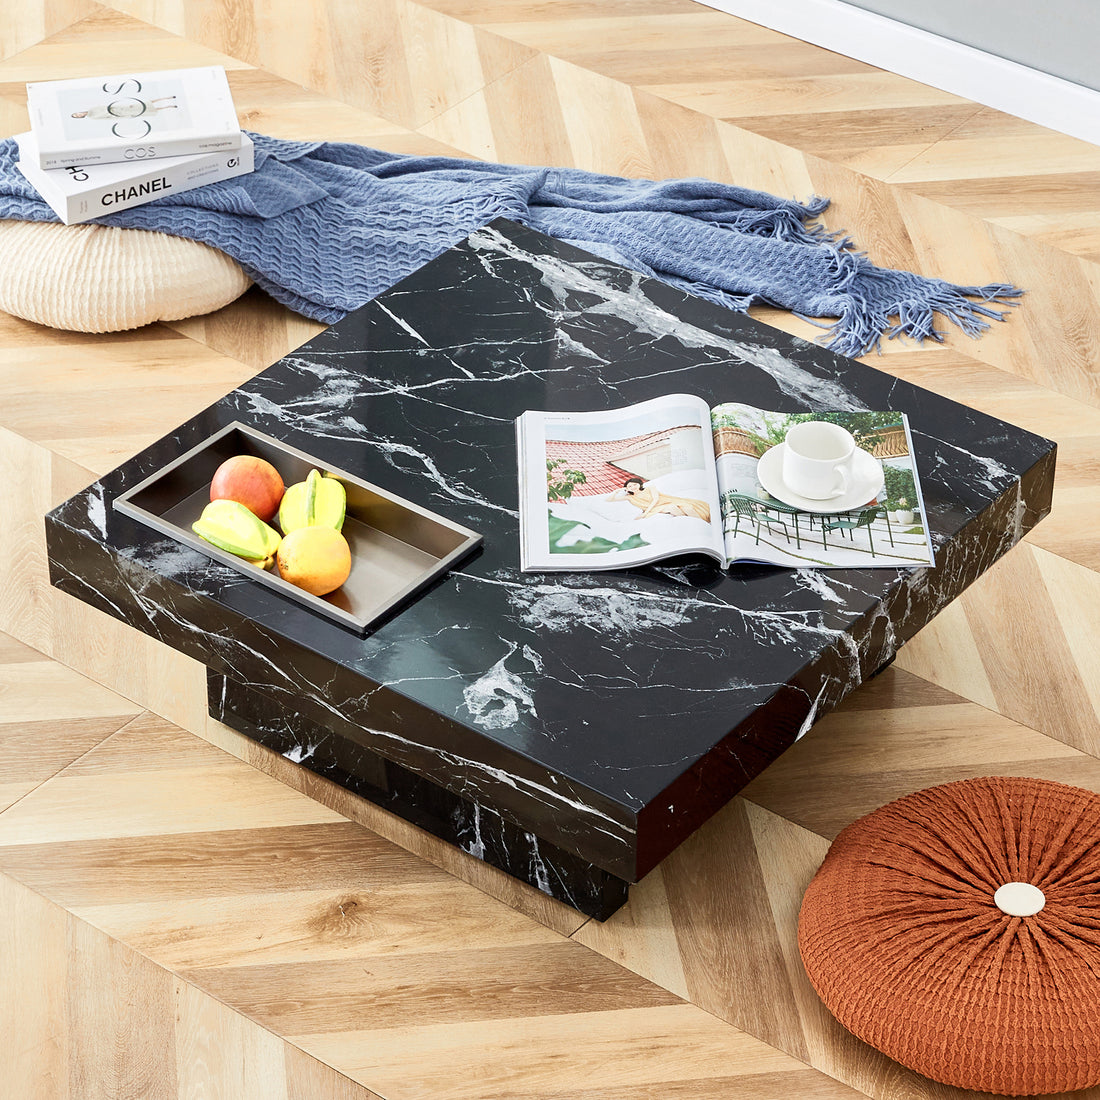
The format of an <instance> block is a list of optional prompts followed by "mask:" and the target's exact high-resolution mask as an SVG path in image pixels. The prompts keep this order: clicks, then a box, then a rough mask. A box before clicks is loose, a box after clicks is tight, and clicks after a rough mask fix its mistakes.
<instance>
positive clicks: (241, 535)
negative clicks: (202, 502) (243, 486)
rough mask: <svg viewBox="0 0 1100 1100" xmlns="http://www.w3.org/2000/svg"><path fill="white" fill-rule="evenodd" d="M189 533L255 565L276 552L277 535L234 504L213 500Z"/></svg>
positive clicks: (260, 520) (248, 512)
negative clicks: (192, 532)
mask: <svg viewBox="0 0 1100 1100" xmlns="http://www.w3.org/2000/svg"><path fill="white" fill-rule="evenodd" d="M191 530H192V531H194V532H195V534H196V535H198V536H199V538H201V539H205V540H206V541H207V542H208V543H210V545H211V546H216V547H218V549H219V550H225V551H227V552H228V553H230V554H236V555H237V557H239V558H247V559H248V560H249V561H250V562H253V563H255V564H257V565H261V566H262V565H263V563H264V562H265V561H267V560H269V559H271V558H272V557H273V556H274V554H275V551H276V550H278V549H279V543H280V542H281V541H282V540H281V539H280V538H279V532H278V531H276V530H275V528H274V527H269V526H268V525H267V524H266V523H264V521H263V520H262V519H260V518H259V517H258V516H256V515H255V514H254V513H253V512H250V511H249V510H248V509H247V508H246V507H245V506H244V505H243V504H239V503H238V502H237V501H235V500H212V501H211V502H210V503H209V504H208V505H207V506H206V507H205V508H204V509H203V510H202V515H201V516H199V518H198V519H197V520H195V522H194V523H193V524H191Z"/></svg>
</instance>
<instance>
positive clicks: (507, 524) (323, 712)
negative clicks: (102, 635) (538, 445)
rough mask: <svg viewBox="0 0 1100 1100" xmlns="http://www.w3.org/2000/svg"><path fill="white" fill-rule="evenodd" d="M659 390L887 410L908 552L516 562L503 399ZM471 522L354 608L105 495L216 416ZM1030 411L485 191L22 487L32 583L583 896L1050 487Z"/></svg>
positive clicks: (976, 570)
mask: <svg viewBox="0 0 1100 1100" xmlns="http://www.w3.org/2000/svg"><path fill="white" fill-rule="evenodd" d="M669 392H690V393H696V394H699V395H700V396H702V397H703V398H704V399H707V400H709V401H712V402H716V401H719V400H739V401H745V402H749V403H752V404H755V405H757V406H760V407H764V408H771V409H778V410H787V411H799V410H804V409H856V408H871V409H887V408H892V409H898V410H902V411H905V412H907V413H908V414H909V417H910V421H911V425H912V429H913V442H914V447H915V451H916V458H917V464H918V468H919V471H920V475H921V479H922V483H923V489H924V493H925V498H926V505H927V511H928V517H929V521H930V526H931V530H932V533H933V539H934V542H935V546H936V560H937V565H936V567H935V568H932V569H927V568H922V569H917V570H915V571H908V570H894V569H868V570H846V571H829V572H819V571H813V570H809V569H807V570H801V571H791V570H785V569H776V568H767V567H762V566H744V567H737V568H734V569H733V570H732V571H730V572H729V573H723V572H722V571H720V570H719V569H717V568H716V567H715V566H714V565H713V564H711V563H709V562H704V561H701V560H695V559H681V560H677V561H673V562H668V563H665V564H663V565H661V566H657V567H649V568H645V569H638V570H634V571H631V572H621V573H591V574H584V573H576V574H555V575H533V574H523V573H520V572H519V549H518V542H517V510H516V509H517V480H516V455H515V436H514V428H513V421H514V418H515V417H516V416H517V415H518V414H519V413H521V412H523V411H524V410H525V409H531V408H535V409H578V410H579V409H596V408H613V407H618V406H621V405H624V404H627V403H629V402H632V401H638V400H642V399H645V398H649V397H656V396H659V395H661V394H665V393H669ZM235 420H236V421H241V422H243V423H245V424H248V425H251V426H252V427H254V428H257V429H259V430H261V431H263V432H265V433H267V434H268V435H271V436H274V437H276V438H278V439H280V440H283V441H284V442H286V443H288V444H290V445H292V446H294V447H297V448H299V449H300V450H302V451H305V452H307V453H309V454H312V455H316V456H318V457H319V458H320V459H321V460H322V461H324V462H328V463H331V464H332V465H333V466H336V467H339V468H341V469H343V470H346V471H349V472H351V473H353V474H356V475H358V476H360V477H362V478H364V479H366V480H368V481H370V482H373V483H375V484H377V485H379V486H382V487H383V488H385V489H387V490H389V491H390V492H392V493H396V494H398V495H399V496H401V497H404V498H406V499H409V500H411V501H414V502H415V503H417V504H419V505H421V506H423V507H425V508H428V509H431V510H432V511H434V512H436V513H439V514H440V515H443V516H445V517H446V518H448V519H450V520H452V521H455V522H457V523H459V524H462V525H465V526H467V527H470V528H473V529H474V530H476V531H478V532H481V533H482V534H483V535H484V545H483V546H482V548H481V549H480V550H479V551H478V552H476V554H475V555H474V556H473V557H471V558H468V559H467V560H465V561H464V562H462V563H460V564H459V565H458V567H457V568H455V569H454V570H453V571H451V572H450V573H448V574H447V575H446V576H444V577H443V578H442V579H441V580H439V581H437V582H436V583H435V584H434V585H433V586H432V587H430V588H429V589H428V590H427V591H425V592H424V593H422V594H421V595H420V596H419V597H418V598H416V599H415V600H414V601H413V602H412V603H410V604H408V605H407V606H405V607H404V608H403V609H402V610H399V611H398V612H397V613H395V614H393V615H391V616H390V617H389V618H388V619H387V620H386V621H384V622H382V623H381V624H380V625H378V626H377V627H376V628H374V629H373V630H372V631H371V632H369V633H368V635H367V636H366V637H365V638H361V637H358V636H356V634H354V633H353V632H350V631H349V630H347V629H345V628H344V627H342V626H341V625H340V624H338V623H335V622H332V621H329V620H326V619H324V618H322V617H320V616H318V615H316V614H315V613H313V612H311V611H310V610H308V609H306V608H303V607H301V606H300V605H298V604H296V603H294V602H292V601H290V600H288V599H286V598H285V597H284V596H283V595H281V594H280V593H278V592H275V591H271V590H268V589H266V588H263V587H262V586H260V585H259V584H257V583H256V582H255V581H253V580H249V579H247V578H246V577H245V576H243V575H242V574H241V573H240V572H238V571H237V570H234V569H232V568H230V567H228V566H226V565H223V564H220V563H217V562H213V561H211V560H210V559H208V558H207V557H205V556H204V555H203V554H201V553H199V552H198V551H195V550H192V549H189V548H187V547H185V546H181V545H179V544H178V543H176V542H173V541H172V540H170V539H167V538H165V537H163V536H160V535H158V534H156V533H155V532H153V531H151V530H149V529H148V528H146V527H144V526H142V525H141V524H139V523H136V522H135V521H134V520H132V519H129V518H128V517H127V516H125V515H123V514H120V513H119V512H118V511H117V510H116V509H115V508H114V507H113V503H114V501H115V499H116V498H117V497H118V495H119V494H120V493H122V492H124V491H125V490H127V489H128V488H131V487H133V486H134V485H135V484H137V483H138V482H140V481H141V480H142V479H144V478H145V477H147V476H148V475H149V474H150V473H152V472H153V471H155V470H157V469H158V468H160V467H162V466H164V465H165V464H166V463H168V462H170V461H171V460H173V459H174V458H176V457H177V456H178V455H179V454H180V453H181V452H183V451H186V450H188V449H189V448H190V447H192V446H194V445H195V444H197V443H199V442H200V441H201V440H203V439H205V438H206V437H208V436H210V435H211V434H213V433H214V432H216V431H217V430H218V429H220V428H221V427H223V426H224V425H226V424H228V423H230V422H232V421H235ZM1054 459H1055V448H1054V445H1053V444H1052V443H1050V442H1049V441H1047V440H1045V439H1041V438H1038V437H1036V436H1034V435H1030V434H1028V433H1027V432H1024V431H1020V430H1018V429H1016V428H1013V427H1011V426H1009V425H1007V424H1004V423H1002V422H1000V421H997V420H994V419H992V418H990V417H988V416H985V415H982V414H981V413H977V412H974V411H972V410H970V409H967V408H965V407H963V406H961V405H958V404H956V403H954V402H951V401H948V400H945V399H944V398H942V397H938V396H937V395H935V394H932V393H929V392H928V391H926V390H922V389H919V388H918V387H915V386H912V385H908V384H906V383H905V382H901V381H898V380H896V379H894V378H892V377H891V376H889V375H887V374H884V373H881V372H879V371H876V370H874V369H871V368H869V367H866V366H863V365H861V364H859V363H856V362H853V361H850V360H847V359H843V358H839V357H837V356H835V355H832V354H830V353H829V352H827V351H825V350H823V349H821V348H819V347H816V346H813V345H810V344H807V343H805V342H803V341H800V340H797V339H794V338H791V337H787V336H785V335H782V334H780V333H778V332H776V331H774V330H772V329H769V328H767V327H766V326H764V325H761V324H759V323H757V322H755V321H753V320H751V319H748V318H746V317H744V316H740V315H736V314H733V313H730V312H727V311H725V310H723V309H720V308H718V307H716V306H713V305H711V304H709V303H707V302H704V301H701V300H699V299H695V298H691V297H687V296H685V295H684V294H682V293H680V292H679V291H677V290H674V289H672V288H670V287H667V286H665V285H664V284H662V283H659V282H655V281H653V280H650V279H647V278H643V277H641V276H638V275H636V274H634V273H631V272H628V271H626V270H624V269H622V268H620V267H617V266H614V265H612V264H609V263H606V262H604V261H601V260H597V259H595V258H594V257H592V256H589V255H588V254H586V253H583V252H580V251H578V250H576V249H574V248H571V247H568V246H566V245H562V244H559V243H557V242H554V241H552V240H550V239H548V238H546V237H543V236H541V235H539V234H536V233H534V232H531V231H529V230H527V229H524V228H522V227H520V226H517V225H515V224H513V223H510V222H503V221H502V222H495V223H493V224H492V225H491V226H489V227H486V228H485V229H483V230H481V231H479V232H478V233H475V234H474V235H473V236H471V237H470V238H469V239H468V240H467V241H465V242H463V243H461V244H460V245H459V246H457V247H456V248H454V249H452V250H451V251H450V252H447V253H446V254H444V255H443V256H440V257H439V258H438V259H437V260H435V261H434V262H432V263H430V264H428V265H427V266H425V267H424V268H422V269H421V270H420V271H418V272H417V273H416V274H414V275H413V276H411V277H410V278H408V279H406V280H405V281H403V282H402V283H400V284H398V285H397V286H395V287H394V288H392V289H391V290H390V291H388V292H387V293H385V294H383V295H382V296H380V297H379V298H378V299H376V300H375V301H373V302H371V303H370V304H368V305H366V306H364V307H363V308H362V309H360V310H358V311H357V312H356V313H354V314H352V315H350V316H349V317H348V318H346V319H345V320H344V321H342V322H340V323H339V324H337V325H334V326H333V327H332V328H330V329H328V330H327V331H325V332H324V333H322V334H321V335H320V336H318V337H317V338H316V339H315V340H313V341H311V342H310V343H309V344H307V345H306V346H305V347H303V348H301V349H300V350H299V351H297V352H295V353H293V354H291V355H288V356H287V357H286V358H285V359H283V360H281V361H280V362H278V363H276V364H275V365H274V366H272V367H270V368H269V369H268V370H265V371H264V372H263V373H261V374H259V375H258V376H257V377H256V378H254V379H253V380H252V381H251V382H249V383H248V384H247V385H244V386H242V387H241V388H240V389H238V390H236V391H234V392H233V393H231V394H230V395H229V396H228V397H226V398H224V399H223V400H221V401H219V402H218V403H217V404H215V405H213V406H212V407H211V408H209V409H208V410H206V411H205V412H203V413H202V414H200V415H199V416H197V417H195V418H194V419H192V420H189V421H188V422H187V423H185V424H184V425H182V426H181V427H180V428H179V429H178V430H177V431H175V432H173V433H172V434H171V435H169V436H167V437H165V438H164V439H162V440H160V441H159V442H157V443H156V444H154V445H153V446H152V447H150V448H149V449H148V450H146V451H144V452H142V453H141V454H139V455H138V456H137V457H135V458H133V459H131V460H130V461H128V462H126V463H124V464H123V465H122V466H120V467H119V468H118V469H117V470H115V471H113V472H112V473H110V474H109V475H107V476H106V477H105V478H103V479H102V480H101V481H99V482H97V483H96V484H95V485H92V486H91V487H90V488H89V489H87V490H86V491H84V492H82V493H80V494H79V495H77V496H76V497H74V498H72V499H71V500H69V501H67V502H66V503H65V504H63V505H62V506H61V507H59V508H58V509H56V510H55V511H54V512H52V513H51V514H50V515H49V516H48V517H47V536H48V545H49V558H50V567H51V576H52V579H53V583H54V584H55V585H56V586H57V587H58V588H60V589H62V590H63V591H65V592H68V593H71V594H72V595H74V596H76V597H77V598H79V599H81V600H85V601H87V602H88V603H90V604H92V605H94V606H96V607H98V608H100V609H101V610H103V611H105V612H107V613H108V614H109V615H113V616H115V617H117V618H120V619H122V620H124V621H126V622H128V623H131V624H132V625H134V626H135V627H137V628H138V629H140V630H143V631H145V632H147V633H149V634H151V635H153V636H155V637H157V638H160V639H162V640H163V641H165V642H166V643H167V644H168V645H171V646H174V647H176V648H178V649H180V650H182V651H184V652H186V653H188V654H190V655H191V656H193V657H195V658H197V659H199V660H201V661H203V662H204V663H205V664H206V665H207V667H208V668H209V700H210V708H211V712H212V713H213V714H214V715H215V716H216V717H217V718H219V719H221V720H222V721H225V722H227V723H229V724H230V725H232V726H234V727H236V728H237V729H240V730H243V731H244V732H245V733H247V734H249V735H250V736H252V737H254V738H256V739H257V740H259V741H261V742H263V743H264V744H266V745H268V746H270V747H272V748H274V749H276V750H277V751H279V752H280V753H282V754H283V755H285V756H286V757H288V758H289V759H291V760H294V761H297V762H299V763H300V764H302V765H303V766H305V767H308V768H311V769H314V770H315V771H317V772H320V773H321V774H324V775H327V776H329V777H331V778H333V779H335V780H336V781H337V782H339V783H342V784H344V785H345V786H346V787H348V788H349V789H351V790H353V791H356V792H357V793H359V794H361V795H362V796H363V797H365V798H368V799H371V800H373V801H375V802H377V803H379V804H381V805H382V806H385V807H388V808H390V809H392V810H393V811H394V812H395V813H398V814H401V815H402V816H404V817H406V818H408V819H409V820H412V821H414V822H415V823H417V824H418V825H421V826H423V827H424V828H427V829H429V830H431V831H432V832H434V833H436V834H437V835H439V836H442V837H444V838H445V839H447V840H449V841H451V842H452V843H454V844H456V845H459V846H460V847H461V848H463V849H464V850H465V851H467V852H470V853H471V854H473V855H475V856H478V857H479V858H482V859H484V860H487V861H489V862H491V863H493V864H496V865H497V866H499V867H502V868H504V869H505V870H507V871H509V872H510V873H511V874H513V875H516V876H517V877H519V878H522V879H524V880H526V881H528V882H531V883H533V884H534V885H536V886H537V887H539V888H540V889H542V890H544V891H546V892H547V893H549V894H552V895H553V896H555V897H558V898H561V899H563V900H565V901H566V902H568V903H570V904H572V905H574V906H575V907H576V908H578V909H580V910H582V911H584V912H586V913H590V914H593V915H595V916H598V917H600V918H604V917H606V916H607V915H609V913H611V912H613V911H614V909H616V908H617V907H618V906H619V905H621V904H622V903H623V901H625V899H626V890H627V885H628V883H630V882H633V881H636V880H637V879H638V878H640V877H641V876H642V875H644V874H645V873H646V872H647V871H648V870H650V869H651V868H652V867H654V866H655V865H656V864H657V863H658V862H659V861H660V860H661V859H662V858H663V857H664V856H666V855H667V854H668V853H669V852H670V851H671V850H672V849H673V848H674V847H676V845H677V844H679V843H680V842H681V841H683V840H684V839H685V838H686V837H687V836H689V835H690V834H691V832H692V831H693V830H694V829H696V828H697V827H698V826H699V825H700V824H701V823H702V822H703V821H704V820H706V818H707V817H708V816H709V815H711V814H712V813H714V811H715V810H717V809H718V808H719V807H720V806H722V805H723V804H724V803H725V802H726V801H727V800H728V799H729V798H730V797H731V796H732V795H733V794H734V793H735V792H736V791H737V790H738V789H740V788H741V787H742V786H743V785H744V784H745V783H746V782H747V781H748V780H750V779H751V778H752V777H753V776H755V775H756V774H758V773H759V772H760V771H761V770H762V769H763V768H765V767H766V766H767V765H768V763H769V762H770V761H772V760H774V759H775V758H776V757H777V756H778V755H779V754H780V753H781V752H783V750H784V749H786V748H788V747H789V746H790V745H791V744H792V743H793V742H794V741H796V740H797V739H798V738H799V737H801V736H802V735H803V734H804V733H805V732H806V731H807V730H808V729H809V728H810V726H811V725H812V723H813V722H814V721H815V720H816V719H817V718H819V717H821V716H822V715H823V714H824V713H825V712H827V711H828V710H830V709H831V708H833V707H834V706H835V705H836V704H837V703H838V702H839V701H840V700H841V699H842V698H843V697H844V695H845V694H846V693H847V692H849V691H851V690H852V689H853V688H854V687H856V686H857V685H858V684H859V683H860V682H861V681H862V680H864V679H866V678H867V677H868V676H870V675H872V674H873V673H875V672H876V671H877V670H879V669H880V668H881V667H883V666H884V665H885V664H886V663H888V662H889V661H890V660H891V659H892V658H893V656H894V653H895V651H896V650H897V648H898V646H900V645H901V644H902V643H903V642H904V641H905V640H906V639H908V638H909V637H911V636H912V635H913V634H914V633H915V632H916V631H918V630H919V629H920V628H921V627H922V626H924V625H925V624H926V623H927V622H928V621H929V620H930V619H931V618H932V617H933V616H934V615H935V614H936V612H937V611H938V610H939V609H940V608H941V607H943V606H944V605H945V604H946V603H947V602H948V601H950V600H951V599H953V598H954V597H956V596H957V595H958V594H959V593H960V592H961V591H962V590H963V589H964V588H965V587H966V586H967V585H968V584H970V583H971V582H972V581H973V580H974V579H975V578H976V577H978V576H980V575H981V574H982V573H983V572H984V571H985V570H986V569H988V568H989V567H990V566H991V565H992V564H993V563H994V562H995V561H996V560H997V559H998V558H999V557H1001V556H1002V555H1003V554H1004V553H1006V552H1007V551H1008V550H1009V549H1010V548H1011V547H1012V546H1013V544H1014V543H1016V542H1017V541H1019V539H1020V538H1021V536H1022V535H1023V534H1024V533H1025V532H1026V531H1027V530H1029V529H1030V528H1031V527H1032V526H1033V525H1034V524H1035V523H1036V522H1037V521H1038V520H1039V519H1040V518H1041V517H1042V516H1043V515H1044V514H1046V512H1047V511H1048V509H1049V506H1050V499H1051V488H1052V483H1053V475H1054Z"/></svg>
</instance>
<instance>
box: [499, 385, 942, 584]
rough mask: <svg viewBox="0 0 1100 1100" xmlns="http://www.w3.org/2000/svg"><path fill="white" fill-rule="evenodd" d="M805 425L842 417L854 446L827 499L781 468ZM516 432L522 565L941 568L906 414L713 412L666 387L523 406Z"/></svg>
mask: <svg viewBox="0 0 1100 1100" xmlns="http://www.w3.org/2000/svg"><path fill="white" fill-rule="evenodd" d="M810 421H813V422H819V423H820V422H824V423H826V424H831V425H837V426H839V427H840V428H843V429H845V430H846V431H847V432H849V433H851V436H852V437H854V440H855V444H856V447H855V451H854V452H853V453H852V455H851V457H850V458H849V459H848V460H847V464H846V472H845V476H844V477H843V479H842V480H841V481H840V482H839V483H838V484H839V486H840V487H839V488H836V489H835V490H833V491H832V492H831V493H830V494H829V495H828V498H827V499H811V498H808V497H803V496H801V495H799V494H798V493H796V492H795V491H793V490H792V489H791V488H790V485H789V484H788V479H787V476H786V474H791V469H790V467H789V466H788V464H787V463H786V462H785V461H784V458H785V456H784V450H785V448H787V447H788V444H787V443H786V437H787V433H788V432H789V431H790V430H791V429H792V428H793V427H794V426H795V425H798V424H804V423H806V422H810ZM815 430H817V429H815ZM824 430H825V431H836V429H824ZM803 431H804V430H803ZM516 434H517V440H518V449H519V480H520V547H521V549H520V557H521V567H522V569H523V570H524V571H525V572H546V571H564V570H582V569H583V570H599V569H626V568H629V567H631V566H636V565H645V564H648V563H649V562H654V561H659V560H661V559H663V558H668V557H673V556H676V555H680V554H694V553H698V554H708V555H710V556H711V557H713V558H715V559H717V560H718V561H719V562H721V563H722V565H723V567H728V566H729V565H731V564H732V563H734V562H764V563H769V564H772V565H782V566H792V567H806V568H824V569H839V568H844V569H851V568H868V567H893V568H897V567H898V566H922V565H931V564H933V556H932V544H931V540H930V539H929V536H928V526H927V522H926V519H925V512H924V505H923V498H922V496H921V491H920V483H919V480H918V478H917V470H916V465H915V463H914V461H913V448H912V442H911V438H910V433H909V423H908V421H907V419H906V417H905V415H904V414H902V413H897V412H815V413H779V412H769V411H766V410H762V409H757V408H754V407H752V406H751V405H743V404H738V403H733V402H730V403H727V404H721V405H716V406H715V407H714V408H710V407H709V406H708V405H707V404H706V402H704V401H703V400H702V399H701V398H698V397H693V396H691V395H690V394H670V395H668V396H667V397H659V398H656V399H654V400H652V401H644V402H641V403H640V404H637V405H631V406H629V407H627V408H624V409H614V410H606V411H599V412H583V413H577V412H535V411H532V412H526V413H524V414H523V415H522V416H521V417H519V418H518V420H517V421H516ZM838 434H840V435H843V433H842V432H839V433H838ZM794 438H795V437H792V439H794ZM785 471H786V474H785ZM792 476H793V475H792Z"/></svg>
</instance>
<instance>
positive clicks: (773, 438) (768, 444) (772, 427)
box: [740, 413, 795, 456]
mask: <svg viewBox="0 0 1100 1100" xmlns="http://www.w3.org/2000/svg"><path fill="white" fill-rule="evenodd" d="M760 420H761V423H762V424H763V429H762V430H761V431H759V432H754V431H753V430H752V429H751V428H747V427H746V426H745V425H744V424H741V425H740V428H741V431H743V432H744V433H745V435H747V436H748V437H749V439H751V440H752V442H753V444H754V445H755V447H756V453H757V455H758V456H759V455H763V454H764V452H765V451H770V450H771V449H772V447H777V446H778V445H779V444H780V443H782V442H783V440H784V439H786V438H787V429H788V428H790V426H791V424H792V423H794V420H795V418H794V417H793V416H790V415H788V414H787V413H761V414H760Z"/></svg>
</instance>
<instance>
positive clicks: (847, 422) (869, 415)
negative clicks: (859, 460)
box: [789, 410, 901, 451]
mask: <svg viewBox="0 0 1100 1100" xmlns="http://www.w3.org/2000/svg"><path fill="white" fill-rule="evenodd" d="M789 419H790V423H791V424H804V423H806V422H807V421H809V420H821V421H823V422H824V423H826V424H839V425H840V426H841V427H842V428H846V429H847V430H848V431H850V432H851V433H852V435H854V436H855V437H856V443H858V444H859V446H860V447H862V448H863V449H864V450H865V451H870V450H873V449H874V448H875V447H876V446H878V444H879V443H881V442H882V440H883V436H882V434H881V433H882V432H883V431H884V430H885V429H887V428H900V427H901V420H900V419H899V418H898V414H897V413H896V412H889V411H887V412H875V411H873V410H870V411H866V412H863V411H861V412H820V413H817V412H807V413H795V414H794V415H793V416H791V417H790V418H789Z"/></svg>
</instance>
